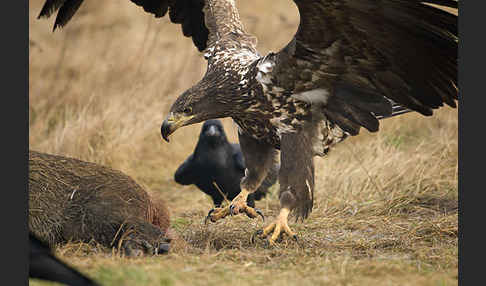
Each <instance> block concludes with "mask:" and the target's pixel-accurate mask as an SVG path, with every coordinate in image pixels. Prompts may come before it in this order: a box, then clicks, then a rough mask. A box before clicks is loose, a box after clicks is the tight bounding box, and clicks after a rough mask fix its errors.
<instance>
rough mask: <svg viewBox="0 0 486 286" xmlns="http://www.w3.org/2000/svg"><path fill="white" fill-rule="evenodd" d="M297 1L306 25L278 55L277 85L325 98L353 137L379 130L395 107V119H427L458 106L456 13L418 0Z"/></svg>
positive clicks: (449, 0)
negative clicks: (416, 115) (408, 115)
mask: <svg viewBox="0 0 486 286" xmlns="http://www.w3.org/2000/svg"><path fill="white" fill-rule="evenodd" d="M294 2H295V3H296V5H297V7H298V10H299V13H300V25H299V28H298V31H297V33H296V35H295V37H294V38H293V39H292V41H291V42H290V43H289V44H288V45H287V46H286V47H285V48H284V49H282V50H281V51H280V52H279V53H277V54H276V55H275V56H274V57H273V61H274V64H275V66H274V68H273V71H272V72H271V78H272V80H271V84H273V85H276V86H279V87H283V88H285V89H287V90H292V91H293V92H294V94H297V96H296V98H300V99H302V100H305V99H306V96H302V95H309V94H311V95H312V96H313V97H312V100H314V101H316V97H321V98H320V99H317V101H319V102H322V103H324V104H323V106H324V107H323V112H324V113H325V114H326V115H327V117H328V119H329V120H331V121H333V122H334V123H336V124H338V125H339V126H340V127H341V128H343V129H344V130H345V131H347V132H349V133H350V134H352V135H355V134H357V133H358V132H359V128H360V127H361V126H363V127H365V128H367V129H368V130H370V131H376V130H378V120H377V119H376V117H377V116H378V117H379V118H383V117H388V116H390V115H391V114H393V109H392V105H393V104H394V105H400V106H402V107H403V108H402V110H401V112H399V113H396V114H400V113H403V110H405V108H408V109H411V110H414V111H418V112H420V113H422V114H424V115H431V114H432V109H435V108H438V107H440V106H442V105H443V103H446V104H448V105H450V106H452V107H455V106H456V103H455V100H457V98H458V96H457V93H458V91H457V46H458V36H457V16H456V15H453V14H451V13H448V12H445V11H443V10H441V9H438V8H436V7H435V6H430V5H426V4H423V3H422V2H420V1H418V0H398V1H397V0H382V1H374V0H373V1H372V0H339V1H338V0H320V1H314V0H312V1H311V0H294ZM428 2H430V3H431V4H440V5H446V6H448V7H452V8H454V7H457V2H456V1H453V0H430V1H428ZM314 90H315V91H316V92H313V93H308V91H314ZM317 91H318V92H317ZM306 92H307V93H306ZM299 93H300V94H301V96H300V97H299ZM294 96H295V95H294ZM307 98H309V96H307Z"/></svg>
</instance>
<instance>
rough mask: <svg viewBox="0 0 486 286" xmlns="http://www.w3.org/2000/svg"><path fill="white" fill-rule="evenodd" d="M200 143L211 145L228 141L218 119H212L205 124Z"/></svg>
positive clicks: (200, 135)
mask: <svg viewBox="0 0 486 286" xmlns="http://www.w3.org/2000/svg"><path fill="white" fill-rule="evenodd" d="M199 141H200V142H201V141H204V142H207V143H209V144H217V143H221V142H226V141H228V140H227V139H226V133H225V132H224V128H223V124H222V123H221V121H220V120H218V119H211V120H207V121H206V122H204V124H203V126H202V128H201V134H199Z"/></svg>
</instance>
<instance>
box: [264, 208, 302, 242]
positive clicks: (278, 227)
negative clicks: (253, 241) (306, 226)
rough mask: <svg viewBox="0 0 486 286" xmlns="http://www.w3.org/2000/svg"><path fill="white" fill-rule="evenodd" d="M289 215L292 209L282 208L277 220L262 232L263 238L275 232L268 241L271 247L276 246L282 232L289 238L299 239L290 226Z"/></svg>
mask: <svg viewBox="0 0 486 286" xmlns="http://www.w3.org/2000/svg"><path fill="white" fill-rule="evenodd" d="M289 213H290V209H288V208H281V209H280V214H279V215H278V217H277V219H276V220H275V221H274V222H272V223H271V224H269V225H268V226H267V227H265V228H263V231H261V235H262V237H267V236H268V235H269V234H270V233H271V232H272V231H273V233H272V236H271V237H270V238H269V239H268V241H269V243H270V244H271V245H274V244H275V241H276V240H277V239H278V237H279V236H280V234H281V233H282V231H283V232H284V233H286V234H287V235H288V236H290V237H293V238H294V239H297V234H295V232H293V231H292V230H291V229H290V227H289V224H288V217H289Z"/></svg>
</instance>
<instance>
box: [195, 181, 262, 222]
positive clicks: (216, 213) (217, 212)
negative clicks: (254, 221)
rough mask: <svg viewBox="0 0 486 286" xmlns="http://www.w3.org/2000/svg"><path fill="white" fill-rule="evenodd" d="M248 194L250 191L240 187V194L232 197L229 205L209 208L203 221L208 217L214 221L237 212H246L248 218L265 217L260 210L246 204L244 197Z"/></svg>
mask: <svg viewBox="0 0 486 286" xmlns="http://www.w3.org/2000/svg"><path fill="white" fill-rule="evenodd" d="M249 194H250V192H248V191H247V190H245V189H242V190H241V192H240V194H239V195H238V196H236V197H235V198H234V199H233V201H232V202H231V204H230V205H229V206H227V207H224V208H215V209H212V210H210V211H209V213H208V215H207V216H206V219H205V220H204V222H205V223H206V222H207V220H208V219H209V220H211V221H212V222H216V221H218V220H220V219H223V218H225V217H227V216H228V215H237V214H239V213H246V215H247V216H248V217H250V218H255V217H257V216H258V215H260V216H261V217H262V219H263V220H265V217H264V216H263V213H262V212H261V211H260V210H257V209H254V208H252V207H249V206H248V205H247V204H246V199H247V198H248V195H249Z"/></svg>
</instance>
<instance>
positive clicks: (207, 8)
mask: <svg viewBox="0 0 486 286" xmlns="http://www.w3.org/2000/svg"><path fill="white" fill-rule="evenodd" d="M83 1H84V0H46V2H45V3H44V6H43V7H42V10H41V12H40V14H39V16H38V18H42V17H50V16H51V15H52V14H53V13H54V12H56V11H58V13H57V16H56V21H55V23H54V27H53V30H55V29H56V28H57V27H63V26H65V25H66V24H67V23H68V22H69V21H70V20H71V18H72V17H73V15H74V14H75V13H76V12H77V11H78V9H79V7H80V6H81V4H82V3H83ZM130 1H131V2H133V3H135V4H136V5H137V6H140V7H143V9H144V11H145V12H147V13H150V14H153V15H154V16H155V17H156V18H160V17H164V16H165V15H166V14H167V11H168V12H169V13H168V14H169V19H170V21H171V22H172V23H175V24H180V25H181V27H182V34H183V35H184V36H186V37H191V38H192V41H193V43H194V45H195V46H196V47H197V49H198V50H199V51H204V50H205V49H206V48H208V47H210V46H212V45H213V44H214V43H216V42H217V41H219V40H220V39H222V38H225V37H229V38H232V39H234V40H235V41H234V42H233V43H238V44H241V45H249V46H251V48H254V47H255V46H256V38H255V37H253V36H251V35H249V34H247V33H246V32H245V31H244V28H243V24H242V23H241V21H240V17H239V14H238V11H237V9H236V5H235V1H234V0H130Z"/></svg>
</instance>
